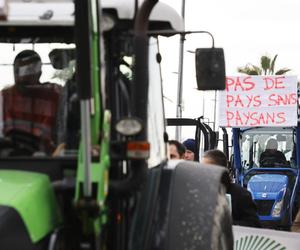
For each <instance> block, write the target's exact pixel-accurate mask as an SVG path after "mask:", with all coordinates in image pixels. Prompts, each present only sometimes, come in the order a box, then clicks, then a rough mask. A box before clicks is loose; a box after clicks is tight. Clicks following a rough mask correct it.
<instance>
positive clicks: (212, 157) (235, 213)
mask: <svg viewBox="0 0 300 250" xmlns="http://www.w3.org/2000/svg"><path fill="white" fill-rule="evenodd" d="M201 163H203V164H205V165H207V166H209V165H218V166H221V167H225V168H227V167H228V161H227V157H226V155H225V154H224V153H223V152H222V151H220V150H217V149H212V150H208V151H206V152H204V154H203V157H202V159H201ZM227 193H228V194H230V195H231V208H232V220H233V224H234V225H240V226H248V227H261V223H260V221H259V218H258V214H257V207H256V204H255V202H254V201H253V199H252V196H251V193H250V192H249V191H248V190H247V189H245V188H243V187H241V186H240V185H238V184H236V183H231V184H230V187H229V189H228V191H227Z"/></svg>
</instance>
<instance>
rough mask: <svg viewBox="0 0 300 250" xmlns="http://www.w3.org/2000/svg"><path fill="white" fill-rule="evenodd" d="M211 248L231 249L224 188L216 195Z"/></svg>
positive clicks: (213, 249) (230, 232)
mask: <svg viewBox="0 0 300 250" xmlns="http://www.w3.org/2000/svg"><path fill="white" fill-rule="evenodd" d="M213 223H214V224H213V228H212V242H211V250H230V249H233V242H234V241H233V234H232V227H231V223H232V222H231V214H230V211H229V208H228V204H227V200H226V196H225V192H224V188H221V190H220V193H219V194H218V197H217V205H216V210H215V215H214V218H213Z"/></svg>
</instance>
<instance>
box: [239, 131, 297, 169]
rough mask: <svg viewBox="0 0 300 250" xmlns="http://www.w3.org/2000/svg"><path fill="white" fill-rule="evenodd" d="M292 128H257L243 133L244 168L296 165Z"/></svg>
mask: <svg viewBox="0 0 300 250" xmlns="http://www.w3.org/2000/svg"><path fill="white" fill-rule="evenodd" d="M294 141H295V140H294V130H293V129H292V128H255V129H249V130H246V131H244V132H242V133H241V145H240V148H241V161H242V167H243V170H248V169H250V168H253V167H254V168H257V167H295V163H294V155H293V149H294V144H295V143H294Z"/></svg>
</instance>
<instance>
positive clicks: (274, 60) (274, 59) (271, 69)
mask: <svg viewBox="0 0 300 250" xmlns="http://www.w3.org/2000/svg"><path fill="white" fill-rule="evenodd" d="M277 56H278V54H277V55H275V56H274V58H273V60H272V62H271V66H270V73H271V75H273V74H274V68H275V62H276V59H277Z"/></svg>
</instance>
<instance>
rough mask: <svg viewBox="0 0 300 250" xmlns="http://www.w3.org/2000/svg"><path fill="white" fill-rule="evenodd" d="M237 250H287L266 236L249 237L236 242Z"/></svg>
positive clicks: (235, 247)
mask: <svg viewBox="0 0 300 250" xmlns="http://www.w3.org/2000/svg"><path fill="white" fill-rule="evenodd" d="M234 249H236V250H258V249H260V250H286V247H283V246H282V245H281V244H280V243H277V242H276V241H275V240H272V239H271V238H268V237H264V236H258V235H256V236H254V235H249V236H248V235H247V236H245V237H241V238H240V239H238V240H236V241H235V242H234Z"/></svg>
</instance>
